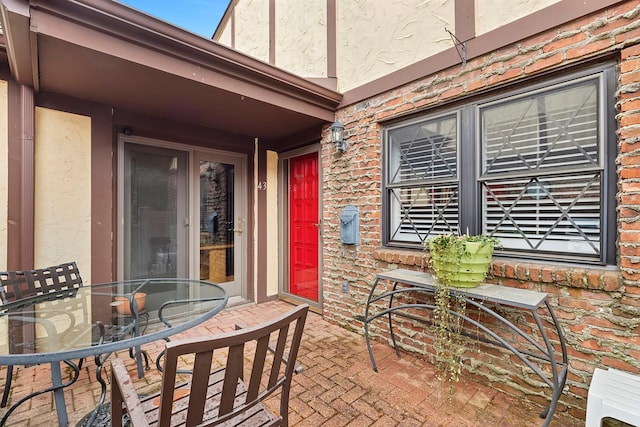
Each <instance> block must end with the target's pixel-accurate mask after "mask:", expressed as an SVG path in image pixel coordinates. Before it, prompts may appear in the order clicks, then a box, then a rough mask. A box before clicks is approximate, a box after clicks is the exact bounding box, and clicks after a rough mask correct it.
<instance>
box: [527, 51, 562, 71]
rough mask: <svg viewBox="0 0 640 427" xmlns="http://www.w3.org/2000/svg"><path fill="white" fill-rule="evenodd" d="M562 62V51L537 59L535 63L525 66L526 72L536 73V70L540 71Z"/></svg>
mask: <svg viewBox="0 0 640 427" xmlns="http://www.w3.org/2000/svg"><path fill="white" fill-rule="evenodd" d="M561 62H562V54H561V53H557V54H555V55H552V56H550V57H548V58H544V59H538V60H536V61H535V62H534V63H533V64H531V65H529V66H527V67H525V69H524V72H525V73H526V74H531V73H534V72H536V71H540V70H542V69H545V68H549V67H552V66H554V65H557V64H559V63H561Z"/></svg>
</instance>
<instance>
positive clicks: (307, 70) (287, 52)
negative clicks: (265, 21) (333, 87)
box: [275, 0, 327, 77]
mask: <svg viewBox="0 0 640 427" xmlns="http://www.w3.org/2000/svg"><path fill="white" fill-rule="evenodd" d="M275 14H276V19H275V21H276V22H275V33H276V35H275V39H276V65H277V66H278V67H280V68H284V69H285V70H288V71H291V72H293V73H296V74H298V75H300V76H303V77H326V76H327V1H326V0H304V7H300V3H299V2H297V1H291V0H289V1H279V2H276V10H275Z"/></svg>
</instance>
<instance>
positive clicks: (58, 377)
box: [51, 362, 69, 427]
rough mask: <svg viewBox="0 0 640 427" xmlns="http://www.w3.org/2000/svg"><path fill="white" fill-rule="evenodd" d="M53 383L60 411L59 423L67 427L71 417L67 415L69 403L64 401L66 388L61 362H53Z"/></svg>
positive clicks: (58, 411)
mask: <svg viewBox="0 0 640 427" xmlns="http://www.w3.org/2000/svg"><path fill="white" fill-rule="evenodd" d="M51 383H52V384H53V387H54V390H53V398H54V400H55V403H56V412H57V413H58V424H60V425H61V426H65V427H66V426H68V425H69V418H68V416H67V405H66V403H65V401H64V390H63V389H62V372H61V371H60V362H52V363H51Z"/></svg>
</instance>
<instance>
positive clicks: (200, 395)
mask: <svg viewBox="0 0 640 427" xmlns="http://www.w3.org/2000/svg"><path fill="white" fill-rule="evenodd" d="M212 359H213V350H211V351H204V352H200V353H197V354H196V360H195V363H194V364H193V379H192V381H191V390H190V397H189V409H188V412H187V427H191V426H196V425H198V424H200V423H201V422H202V416H203V414H204V404H205V401H206V399H207V388H208V385H209V372H210V371H211V360H212Z"/></svg>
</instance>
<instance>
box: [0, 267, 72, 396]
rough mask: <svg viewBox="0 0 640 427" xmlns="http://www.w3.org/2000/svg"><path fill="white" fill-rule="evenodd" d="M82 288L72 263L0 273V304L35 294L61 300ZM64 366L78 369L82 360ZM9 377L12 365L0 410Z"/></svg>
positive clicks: (10, 371) (6, 393)
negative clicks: (56, 296)
mask: <svg viewBox="0 0 640 427" xmlns="http://www.w3.org/2000/svg"><path fill="white" fill-rule="evenodd" d="M82 286H83V283H82V278H81V277H80V272H79V270H78V266H77V265H76V263H75V262H67V263H64V264H59V265H54V266H51V267H46V268H39V269H34V270H24V271H3V272H0V299H1V300H2V301H1V304H2V305H5V304H9V303H13V302H15V301H18V300H21V299H24V298H29V297H36V296H39V295H42V296H47V295H51V296H52V297H54V296H55V295H56V294H59V295H60V296H61V297H63V296H64V295H66V294H65V292H66V291H73V289H77V288H80V287H82ZM10 345H11V344H10ZM65 363H66V364H68V365H70V366H78V368H81V367H82V360H80V361H79V362H78V365H74V364H73V363H72V362H68V361H65ZM12 377H13V365H8V366H7V379H6V382H5V386H4V391H3V393H2V401H0V407H2V408H4V407H6V406H7V400H8V399H9V390H10V388H11V381H12Z"/></svg>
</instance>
